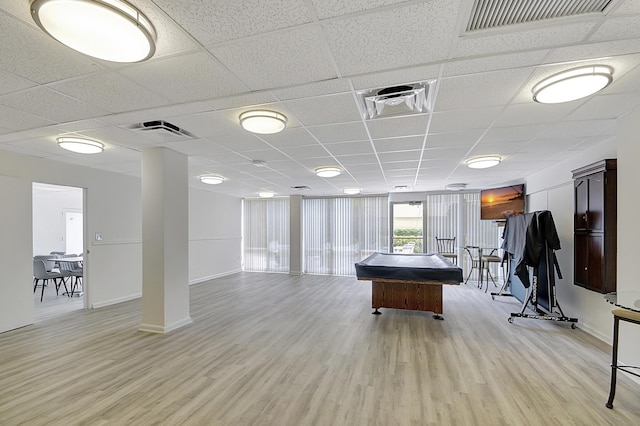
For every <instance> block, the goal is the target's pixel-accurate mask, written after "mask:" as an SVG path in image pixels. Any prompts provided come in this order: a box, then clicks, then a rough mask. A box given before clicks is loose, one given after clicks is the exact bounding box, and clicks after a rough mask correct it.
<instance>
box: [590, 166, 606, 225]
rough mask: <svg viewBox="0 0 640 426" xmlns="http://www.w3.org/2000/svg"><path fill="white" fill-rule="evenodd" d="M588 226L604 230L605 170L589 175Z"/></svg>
mask: <svg viewBox="0 0 640 426" xmlns="http://www.w3.org/2000/svg"><path fill="white" fill-rule="evenodd" d="M588 190H589V193H588V207H587V209H588V212H587V216H588V218H587V222H588V223H587V227H588V229H589V230H591V231H604V172H600V173H594V174H593V175H591V176H589V185H588Z"/></svg>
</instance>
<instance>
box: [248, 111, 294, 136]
mask: <svg viewBox="0 0 640 426" xmlns="http://www.w3.org/2000/svg"><path fill="white" fill-rule="evenodd" d="M240 125H241V126H242V128H243V129H245V130H247V131H249V132H251V133H259V134H263V135H270V134H272V133H278V132H281V131H283V130H284V129H285V128H286V127H287V117H285V116H284V114H280V113H279V112H275V111H268V110H252V111H246V112H243V113H242V114H240Z"/></svg>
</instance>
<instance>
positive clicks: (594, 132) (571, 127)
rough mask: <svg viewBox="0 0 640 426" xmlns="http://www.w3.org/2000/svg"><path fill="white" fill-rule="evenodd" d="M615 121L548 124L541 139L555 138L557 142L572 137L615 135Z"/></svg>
mask: <svg viewBox="0 0 640 426" xmlns="http://www.w3.org/2000/svg"><path fill="white" fill-rule="evenodd" d="M615 129H616V120H613V119H609V120H606V119H603V120H586V121H565V122H558V123H553V124H550V125H548V126H547V127H546V129H545V130H544V131H543V132H542V133H541V137H545V138H557V139H558V140H559V141H561V140H563V139H566V138H572V137H592V136H604V135H615Z"/></svg>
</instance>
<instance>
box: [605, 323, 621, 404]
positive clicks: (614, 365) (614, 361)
mask: <svg viewBox="0 0 640 426" xmlns="http://www.w3.org/2000/svg"><path fill="white" fill-rule="evenodd" d="M619 326H620V318H618V317H617V316H616V315H614V316H613V348H612V350H611V387H610V389H609V399H608V400H607V403H606V404H605V406H606V407H607V408H613V398H614V397H615V396H616V374H617V371H618V328H619Z"/></svg>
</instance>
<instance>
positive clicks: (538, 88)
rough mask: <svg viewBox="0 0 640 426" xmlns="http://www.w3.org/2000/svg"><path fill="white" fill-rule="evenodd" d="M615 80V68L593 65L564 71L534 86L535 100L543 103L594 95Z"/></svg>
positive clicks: (567, 100)
mask: <svg viewBox="0 0 640 426" xmlns="http://www.w3.org/2000/svg"><path fill="white" fill-rule="evenodd" d="M611 81H613V68H611V67H610V66H607V65H591V66H587V67H579V68H573V69H570V70H567V71H562V72H560V73H558V74H554V75H552V76H550V77H547V78H545V79H544V80H542V81H541V82H540V83H538V84H536V85H535V86H533V100H534V101H536V102H540V103H543V104H557V103H561V102H569V101H574V100H576V99H581V98H584V97H586V96H589V95H592V94H594V93H596V92H598V91H600V90H602V89H604V88H605V87H607V86H608V85H609V84H610V83H611Z"/></svg>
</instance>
